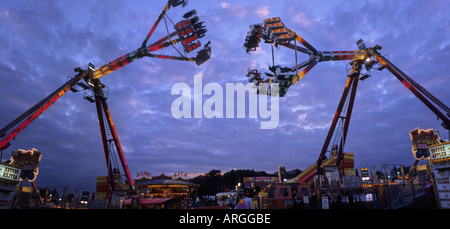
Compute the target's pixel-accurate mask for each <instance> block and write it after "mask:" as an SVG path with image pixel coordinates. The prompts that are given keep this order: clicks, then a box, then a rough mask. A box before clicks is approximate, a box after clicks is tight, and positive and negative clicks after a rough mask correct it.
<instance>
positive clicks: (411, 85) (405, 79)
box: [373, 50, 450, 130]
mask: <svg viewBox="0 0 450 229" xmlns="http://www.w3.org/2000/svg"><path fill="white" fill-rule="evenodd" d="M373 57H375V58H376V59H377V60H378V62H379V63H380V64H381V65H383V67H385V68H387V69H388V70H389V71H390V72H391V73H392V74H393V75H394V76H395V77H396V78H397V79H398V80H400V82H402V84H403V85H405V87H406V88H408V89H409V90H410V91H411V92H412V93H413V94H414V95H415V96H416V97H417V98H419V99H420V100H421V101H422V102H423V103H424V104H425V105H426V106H427V107H428V108H429V109H430V110H431V111H433V112H434V113H435V114H436V115H437V116H438V117H439V118H440V119H441V120H442V121H443V123H442V126H443V127H444V128H445V129H447V130H448V129H450V119H449V117H450V109H449V108H448V107H447V106H446V105H445V104H443V103H442V102H441V101H439V100H438V99H437V98H436V97H434V96H433V95H432V94H431V93H430V92H428V91H427V90H425V88H423V87H422V86H420V85H419V84H418V83H417V82H415V81H414V80H413V79H411V78H410V77H409V76H408V75H406V74H405V73H404V72H403V71H401V70H400V69H399V68H397V67H396V66H395V65H394V64H392V63H391V62H390V61H389V60H388V59H387V58H386V57H384V56H382V55H381V54H380V53H378V52H377V51H376V50H375V51H374V52H373ZM426 97H428V99H427V98H426ZM430 101H431V102H430ZM432 102H434V103H435V104H436V105H437V106H438V107H440V108H441V109H442V110H444V111H446V112H447V114H444V113H443V112H442V111H441V110H439V109H438V108H437V106H435V105H433V104H432Z"/></svg>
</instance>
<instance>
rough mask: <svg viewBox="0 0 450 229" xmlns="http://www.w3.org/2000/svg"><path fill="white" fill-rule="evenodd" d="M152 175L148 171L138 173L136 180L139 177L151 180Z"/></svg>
mask: <svg viewBox="0 0 450 229" xmlns="http://www.w3.org/2000/svg"><path fill="white" fill-rule="evenodd" d="M150 175H151V173H150V172H147V171H142V172H138V173H136V178H137V177H147V178H149V177H150Z"/></svg>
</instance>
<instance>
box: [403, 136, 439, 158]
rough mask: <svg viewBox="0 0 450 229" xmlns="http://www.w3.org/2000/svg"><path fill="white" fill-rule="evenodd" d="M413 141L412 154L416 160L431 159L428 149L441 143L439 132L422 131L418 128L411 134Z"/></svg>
mask: <svg viewBox="0 0 450 229" xmlns="http://www.w3.org/2000/svg"><path fill="white" fill-rule="evenodd" d="M409 136H410V137H411V141H412V153H413V155H414V158H416V160H422V159H429V158H430V154H429V152H428V147H429V146H432V145H436V144H439V143H441V137H439V132H438V131H434V130H433V129H428V130H421V129H419V128H416V129H414V130H412V131H411V132H409Z"/></svg>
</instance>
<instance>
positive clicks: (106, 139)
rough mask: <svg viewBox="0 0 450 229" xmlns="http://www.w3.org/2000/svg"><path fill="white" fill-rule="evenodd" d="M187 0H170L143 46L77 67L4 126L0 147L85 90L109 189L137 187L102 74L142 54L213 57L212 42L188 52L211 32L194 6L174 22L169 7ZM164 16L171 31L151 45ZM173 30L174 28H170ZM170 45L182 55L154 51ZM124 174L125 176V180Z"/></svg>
mask: <svg viewBox="0 0 450 229" xmlns="http://www.w3.org/2000/svg"><path fill="white" fill-rule="evenodd" d="M187 3H188V0H168V2H167V4H166V5H165V7H164V9H163V11H162V12H161V14H160V15H159V17H158V18H157V20H156V22H155V23H154V24H153V26H152V27H151V29H150V31H149V32H148V34H147V36H146V37H145V39H144V41H143V42H142V45H141V47H139V48H138V49H136V50H135V51H133V52H130V53H128V54H125V55H123V56H121V57H119V58H117V59H115V60H113V61H111V62H109V63H107V64H105V65H103V66H101V67H99V68H95V67H94V65H93V64H91V63H89V65H88V68H87V69H86V70H85V69H81V68H80V67H78V68H75V69H74V71H75V72H77V74H76V75H75V76H74V77H73V78H70V77H69V80H68V81H67V82H66V83H64V84H63V85H62V86H61V87H59V88H58V89H56V90H55V91H54V92H52V93H51V94H49V95H48V96H47V97H45V98H44V99H42V100H41V101H40V102H38V103H37V104H36V105H34V106H33V107H31V108H30V109H28V110H27V111H25V112H24V113H23V114H22V115H20V116H19V117H18V118H16V119H15V120H13V121H12V122H11V123H9V124H8V125H6V126H5V127H4V128H2V129H1V130H0V137H1V140H0V149H1V150H4V149H6V148H8V147H9V146H10V145H11V143H10V142H11V140H13V139H15V137H16V136H17V135H18V134H19V133H20V132H21V131H22V130H23V129H24V128H25V127H27V126H28V125H29V124H30V123H31V122H32V121H34V120H35V119H36V118H37V117H39V115H41V114H42V113H43V112H44V111H45V110H47V109H48V108H49V107H50V106H51V105H52V104H53V103H55V102H56V101H57V100H58V99H59V98H61V96H63V95H64V94H65V93H66V92H67V91H68V90H71V91H73V92H79V91H84V98H85V99H86V100H88V101H89V102H91V103H95V105H96V108H97V115H98V121H99V126H100V132H101V138H102V143H103V151H104V154H105V159H106V167H107V186H108V188H107V190H111V191H115V190H125V191H133V190H134V183H133V179H132V178H131V175H130V172H129V169H128V165H127V163H126V160H125V156H124V153H123V151H122V147H121V145H120V141H119V138H118V135H117V132H116V128H115V127H114V123H113V121H112V118H111V114H110V112H109V109H108V105H107V103H106V100H107V95H108V87H106V86H105V85H104V84H102V83H101V82H100V77H102V76H105V75H107V74H109V73H111V72H113V71H116V70H118V69H120V68H122V67H124V66H125V65H128V64H129V63H131V62H133V61H136V60H138V59H140V58H142V57H153V58H160V59H169V60H179V61H189V62H195V63H196V64H197V65H201V64H203V63H204V62H206V61H207V60H209V58H210V56H211V47H210V46H209V44H210V42H208V43H207V44H206V45H204V47H203V48H202V49H201V50H200V51H198V52H197V55H196V56H195V57H188V56H187V54H188V53H190V52H192V51H193V50H195V49H197V48H199V47H200V46H201V43H200V41H199V39H200V38H202V37H204V36H205V33H206V32H207V30H206V28H205V26H204V25H203V23H204V22H200V21H199V17H198V16H197V15H196V11H195V10H191V11H189V12H187V13H186V14H184V15H183V20H181V21H180V22H178V23H173V22H172V20H171V19H170V18H169V16H168V15H167V11H168V10H169V9H170V8H171V7H177V6H180V5H181V6H182V7H185V6H186V5H187ZM162 20H164V22H165V25H166V31H167V35H166V36H164V37H162V38H160V39H159V40H157V41H155V42H154V43H152V44H150V45H147V43H148V41H149V39H150V38H151V36H152V35H153V32H154V31H155V29H156V28H157V26H158V25H159V23H160V22H161V21H162ZM168 24H172V25H173V27H169V26H168ZM170 30H174V31H173V32H170ZM176 44H181V46H182V51H180V50H178V49H177V47H176V46H175V45H176ZM167 47H173V48H175V49H176V51H177V52H178V54H179V55H161V54H157V53H154V52H155V51H158V50H161V49H164V48H167ZM82 80H83V81H84V82H83V81H82ZM117 157H118V158H119V162H120V165H121V166H119V162H118V161H117ZM122 176H123V177H124V180H123V178H122Z"/></svg>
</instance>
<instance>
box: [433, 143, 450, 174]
mask: <svg viewBox="0 0 450 229" xmlns="http://www.w3.org/2000/svg"><path fill="white" fill-rule="evenodd" d="M428 151H429V154H430V162H431V163H432V164H433V168H434V169H444V168H450V141H449V142H445V143H441V144H438V145H433V146H431V147H430V148H428Z"/></svg>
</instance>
